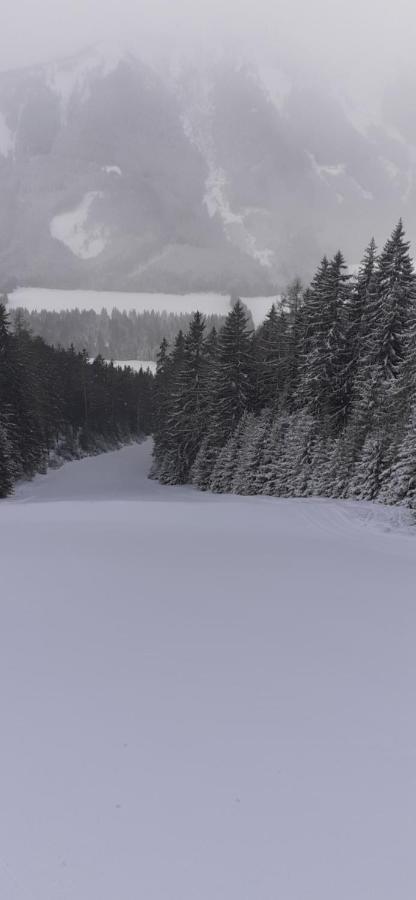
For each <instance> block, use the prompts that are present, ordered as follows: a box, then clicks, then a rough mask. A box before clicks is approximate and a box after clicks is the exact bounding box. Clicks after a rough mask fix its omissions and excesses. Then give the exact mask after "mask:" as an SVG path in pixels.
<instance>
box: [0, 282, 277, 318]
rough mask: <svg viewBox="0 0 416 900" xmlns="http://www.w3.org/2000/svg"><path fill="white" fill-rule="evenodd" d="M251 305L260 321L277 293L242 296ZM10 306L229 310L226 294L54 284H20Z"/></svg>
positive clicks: (30, 307) (33, 307)
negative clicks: (72, 287) (73, 287)
mask: <svg viewBox="0 0 416 900" xmlns="http://www.w3.org/2000/svg"><path fill="white" fill-rule="evenodd" d="M242 299H243V301H244V303H245V304H246V306H247V307H248V308H249V309H250V311H251V314H252V317H253V321H254V324H255V325H260V323H261V322H262V321H263V319H264V317H265V316H266V315H267V313H268V312H269V310H270V307H271V306H272V304H273V303H274V302H276V303H278V302H280V297H278V296H277V297H243V298H242ZM9 304H10V307H11V308H13V309H16V307H19V306H24V307H25V308H26V309H30V310H31V309H38V310H41V309H46V310H60V309H76V308H78V309H95V310H96V311H97V312H100V311H101V310H102V309H106V310H108V312H111V310H112V309H114V308H116V309H120V310H124V309H125V310H130V309H135V310H137V311H138V312H143V311H145V310H152V309H153V310H156V311H158V312H163V311H167V312H172V313H181V312H183V313H192V312H195V310H199V311H200V312H202V313H205V314H206V315H209V314H212V315H219V316H222V315H224V316H225V315H227V313H228V312H229V311H230V308H231V307H230V297H229V295H225V294H204V293H201V294H145V293H140V294H134V293H129V292H123V291H89V290H69V291H68V290H61V289H59V288H58V289H55V288H19V289H18V290H16V291H13V293H12V294H10V295H9Z"/></svg>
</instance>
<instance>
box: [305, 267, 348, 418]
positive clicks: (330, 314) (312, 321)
mask: <svg viewBox="0 0 416 900" xmlns="http://www.w3.org/2000/svg"><path fill="white" fill-rule="evenodd" d="M349 293H350V287H349V276H348V275H347V274H346V265H345V262H344V258H343V256H342V254H341V253H337V254H336V256H335V257H334V259H333V260H332V262H331V263H328V261H327V260H326V259H325V258H324V259H323V261H322V263H321V265H320V267H319V269H318V272H317V274H316V276H315V279H314V282H313V285H312V288H311V291H310V294H309V296H308V299H307V306H306V334H305V347H304V360H303V366H302V377H301V383H300V386H299V403H300V405H301V407H306V409H307V411H308V413H309V414H310V415H312V416H317V417H318V418H319V419H320V420H321V422H322V423H324V425H323V427H326V428H327V430H329V431H334V430H335V431H336V430H337V429H338V428H339V427H341V426H342V424H343V423H344V421H345V419H346V416H347V412H348V404H349V396H348V387H349V381H348V370H349V360H348V351H347V339H346V322H345V310H346V306H347V303H348V300H349Z"/></svg>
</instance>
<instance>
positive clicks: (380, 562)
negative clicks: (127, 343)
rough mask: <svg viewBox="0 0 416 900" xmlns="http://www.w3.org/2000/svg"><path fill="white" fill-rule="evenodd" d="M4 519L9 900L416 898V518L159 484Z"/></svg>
mask: <svg viewBox="0 0 416 900" xmlns="http://www.w3.org/2000/svg"><path fill="white" fill-rule="evenodd" d="M150 451H151V445H150V442H147V443H146V444H143V445H141V446H132V447H129V448H126V449H124V450H122V451H120V452H118V453H110V454H108V455H105V456H101V457H98V458H94V459H87V460H83V461H81V462H74V463H69V464H68V465H66V466H64V467H63V468H62V469H60V470H58V471H53V472H50V473H49V474H48V475H47V476H40V477H38V478H36V479H35V480H34V481H33V482H31V483H28V484H25V485H22V486H21V487H20V488H19V490H18V493H17V496H16V498H15V499H12V500H10V501H3V502H2V503H1V504H0V526H1V531H2V540H1V550H0V553H1V554H2V565H1V571H2V603H1V617H2V622H1V629H0V692H1V710H2V741H1V763H2V773H3V779H2V796H1V807H2V815H1V817H0V844H1V848H2V849H1V862H0V896H1V897H2V898H3V897H4V898H5V900H57V898H62V900H64V898H65V900H115V898H122V900H137V898H139V897H143V898H146V900H188V898H189V900H190V898H192V900H193V898H198V900H214V898H215V900H271V898H284V900H352V898H353V900H368V898H370V897H374V898H375V897H377V900H391V898H392V897H398V898H400V900H413V898H414V887H415V884H416V858H415V853H414V835H415V828H416V813H415V810H416V777H415V776H416V762H415V754H414V747H415V739H416V726H415V716H414V696H415V686H416V657H415V653H414V633H415V626H416V609H415V603H414V582H415V568H416V565H415V538H414V533H413V532H412V529H411V528H410V526H409V524H408V516H407V513H406V512H405V511H402V510H399V509H387V508H383V507H377V506H372V505H371V504H354V503H342V502H336V501H326V500H323V501H320V500H298V501H297V500H273V499H270V498H239V497H218V496H213V495H205V494H199V493H197V492H196V491H193V490H192V489H190V488H169V487H162V486H160V485H158V484H156V483H154V482H151V481H149V480H147V479H146V473H147V469H148V466H149V463H150Z"/></svg>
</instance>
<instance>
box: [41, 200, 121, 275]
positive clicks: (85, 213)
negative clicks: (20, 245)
mask: <svg viewBox="0 0 416 900" xmlns="http://www.w3.org/2000/svg"><path fill="white" fill-rule="evenodd" d="M102 196H103V195H102V193H101V192H100V191H89V193H88V194H85V196H84V197H83V199H82V200H81V203H79V204H78V206H76V207H75V209H71V210H68V211H67V212H63V213H59V215H57V216H54V218H53V219H52V221H51V223H50V233H51V236H52V237H53V238H55V240H57V241H60V242H61V243H62V244H65V246H66V247H68V248H69V250H71V252H72V253H73V254H74V256H78V258H79V259H94V258H95V257H96V256H99V255H100V253H102V252H103V250H104V249H105V247H106V244H107V239H108V236H107V235H106V234H105V230H104V229H103V228H102V227H101V226H97V225H95V224H93V223H91V221H90V211H91V207H92V206H93V204H94V203H95V201H96V200H100V199H101V198H102Z"/></svg>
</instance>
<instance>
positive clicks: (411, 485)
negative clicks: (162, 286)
mask: <svg viewBox="0 0 416 900" xmlns="http://www.w3.org/2000/svg"><path fill="white" fill-rule="evenodd" d="M415 388H416V279H415V273H414V270H413V264H412V260H411V257H410V254H409V244H408V243H407V241H406V239H405V234H404V230H403V225H402V222H399V224H398V226H397V227H396V228H395V230H394V232H393V234H392V236H391V238H390V239H389V240H388V241H387V243H386V245H385V247H384V249H383V250H382V252H381V253H380V254H379V255H378V254H377V250H376V246H375V243H374V241H371V243H370V245H369V247H368V248H367V250H366V253H365V256H364V259H363V262H362V264H361V267H360V269H359V272H358V274H357V275H356V276H355V277H350V276H349V275H348V273H347V268H346V265H345V262H344V258H343V256H342V254H341V253H340V252H339V253H337V254H336V256H335V257H334V258H333V259H331V260H328V259H326V258H324V259H323V260H322V262H321V264H320V266H319V268H318V271H317V272H316V275H315V277H314V280H313V282H312V284H311V285H310V287H309V288H308V289H307V290H306V291H304V292H302V294H301V295H300V297H297V298H296V302H293V303H291V304H288V305H286V307H285V308H283V307H282V308H279V309H276V308H275V307H272V309H271V310H270V313H269V315H268V316H267V318H266V320H265V322H264V324H263V325H262V326H261V327H260V328H259V329H258V330H257V331H255V332H252V331H250V329H249V328H248V323H247V318H246V315H245V312H244V308H243V307H242V306H241V304H240V303H236V305H235V306H234V308H233V310H232V311H231V312H230V314H229V316H228V317H227V320H226V322H225V324H224V326H223V327H222V328H221V330H220V331H219V334H218V335H217V334H216V333H215V332H211V333H210V334H208V335H207V334H206V328H205V323H204V319H203V317H202V316H201V315H200V314H199V313H197V314H196V315H195V316H194V318H193V320H192V322H191V325H190V328H189V330H188V333H187V334H186V336H185V337H183V336H181V335H180V336H179V337H178V338H177V340H176V343H175V345H174V347H173V348H172V350H171V351H170V352H169V349H168V347H167V344H166V342H163V343H162V346H161V349H160V353H159V357H158V364H157V375H156V381H155V395H156V398H157V406H156V417H155V448H154V456H155V462H154V472H153V474H154V476H155V477H157V478H159V480H160V481H161V482H163V483H169V484H183V483H186V482H191V483H193V484H194V485H196V486H197V487H199V488H201V489H203V490H212V491H218V492H234V493H240V494H269V495H273V496H283V497H292V496H310V495H319V496H326V497H344V498H354V499H364V500H379V501H381V502H386V503H399V504H400V503H401V504H405V505H407V506H413V507H416V390H415Z"/></svg>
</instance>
